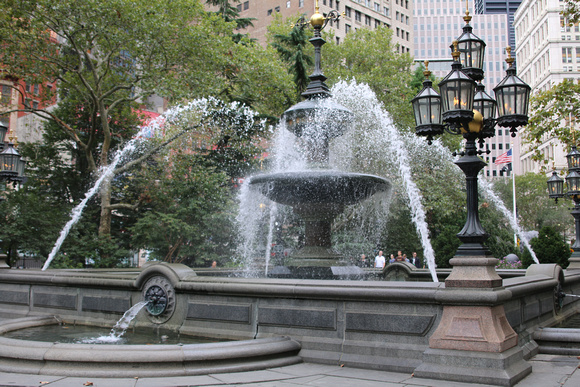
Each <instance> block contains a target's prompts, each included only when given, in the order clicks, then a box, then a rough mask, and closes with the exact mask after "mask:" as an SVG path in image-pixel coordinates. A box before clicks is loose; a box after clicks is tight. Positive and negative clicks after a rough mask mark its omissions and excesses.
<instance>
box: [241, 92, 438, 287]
mask: <svg viewBox="0 0 580 387" xmlns="http://www.w3.org/2000/svg"><path fill="white" fill-rule="evenodd" d="M332 93H333V94H334V97H333V98H334V99H335V100H336V101H337V102H338V103H339V104H341V105H343V106H345V107H347V108H348V109H350V110H351V111H352V112H353V113H354V114H355V119H354V122H355V126H356V128H355V130H351V131H350V133H347V134H346V135H344V136H342V137H339V138H337V139H335V140H334V141H333V143H332V144H331V149H330V151H331V152H330V167H331V168H334V169H337V170H345V171H348V172H365V173H369V171H370V173H374V174H376V175H380V176H385V177H388V178H390V179H393V178H401V179H402V181H403V186H404V188H405V192H406V193H407V197H408V202H409V206H410V208H411V213H412V216H413V218H412V220H413V223H414V224H415V226H416V228H417V233H418V235H419V237H420V240H421V243H422V245H423V250H424V256H425V258H426V259H427V263H428V267H429V270H430V272H431V276H432V278H433V281H435V282H437V275H436V272H435V257H434V251H433V248H432V247H431V243H430V241H429V236H428V228H427V223H426V221H425V211H424V209H423V206H422V204H421V193H420V192H419V190H418V188H417V186H416V184H415V183H414V182H413V180H412V174H411V169H410V166H409V165H410V160H409V158H408V151H406V149H407V145H406V142H408V141H412V142H413V143H415V142H417V141H421V140H420V139H415V138H413V139H412V140H410V137H405V136H402V135H400V134H399V132H398V131H397V129H396V128H395V127H394V125H393V122H392V119H391V117H390V115H389V114H388V113H387V112H385V111H384V110H383V109H382V108H381V104H380V102H379V101H378V100H377V98H376V96H375V95H374V93H373V92H372V90H370V88H369V87H368V86H367V85H361V84H357V83H354V82H352V83H345V82H339V83H338V84H336V85H335V86H334V87H333V90H332ZM278 129H279V130H278V132H277V136H276V141H275V145H274V149H275V150H274V152H273V153H274V156H275V160H274V163H273V166H274V168H273V169H274V170H273V172H278V171H290V170H292V171H297V170H298V171H299V170H304V169H305V164H306V163H305V162H304V161H303V157H301V155H300V154H299V152H297V151H296V144H297V143H298V142H299V140H297V139H296V137H295V136H294V135H293V134H290V133H289V132H288V131H287V130H285V129H284V128H283V127H282V126H280V127H279V128H278ZM422 143H425V141H422ZM363 144H364V145H363ZM425 145H426V143H425ZM363 146H364V151H363V152H365V153H364V154H363V155H361V154H358V153H357V151H356V150H354V148H355V147H359V149H360V148H362V147H363ZM361 157H362V158H365V157H368V158H369V159H371V158H374V159H376V160H378V161H377V163H376V164H377V165H373V166H370V167H371V168H368V167H369V165H365V163H364V162H362V163H361V162H360V160H361ZM377 166H379V168H376V169H373V168H372V167H377ZM381 167H382V168H381ZM393 168H396V170H397V171H398V174H395V175H393V173H392V172H391V171H392V170H393ZM256 196H259V195H255V194H252V192H250V190H249V189H248V190H242V192H241V195H240V202H241V204H240V216H239V217H238V220H239V222H240V221H241V222H243V225H242V230H243V232H244V233H245V235H246V237H245V238H244V240H245V242H244V243H243V244H242V246H241V249H240V254H241V255H243V254H254V255H253V256H258V255H257V254H255V253H256V251H257V250H256V249H257V247H256V242H257V241H258V238H257V237H256V236H255V234H252V233H253V232H256V231H258V228H259V227H258V225H257V224H255V223H253V222H254V221H255V220H256V217H255V216H254V218H251V217H250V216H249V215H250V213H251V212H252V211H250V210H249V209H248V207H247V206H248V205H252V202H254V203H253V205H254V207H253V208H254V209H255V208H257V207H255V206H256V205H257V203H256ZM376 196H380V198H378V199H377V198H373V200H367V201H366V202H364V203H361V204H359V205H355V206H351V208H349V209H347V211H351V214H352V213H355V214H354V215H353V216H352V217H351V218H352V219H354V220H355V221H357V222H358V223H359V224H358V226H357V227H358V228H359V229H360V230H363V229H364V235H365V236H364V239H366V240H367V241H371V244H372V245H373V246H377V245H378V243H379V240H380V235H381V231H382V229H383V227H384V226H385V225H386V222H387V218H388V208H389V203H388V202H389V199H390V195H389V194H387V195H376ZM260 200H267V199H265V198H263V197H262V198H261V199H260ZM378 204H380V206H379V205H378ZM278 207H279V208H278V210H280V207H285V206H278ZM368 207H372V210H373V211H370V210H369V209H368ZM379 207H380V208H379ZM253 212H254V213H255V212H256V211H255V210H254V211H253ZM363 212H364V215H362V214H363ZM371 212H373V213H371ZM275 216H276V211H275V210H273V211H270V221H269V225H270V229H269V232H268V234H269V235H270V238H271V235H272V230H273V226H274V217H275ZM363 218H364V219H363ZM252 219H254V220H252ZM353 234H357V235H358V234H361V233H360V232H359V231H358V230H357V231H355V232H354V233H353ZM358 237H360V235H358ZM246 256H247V255H246Z"/></svg>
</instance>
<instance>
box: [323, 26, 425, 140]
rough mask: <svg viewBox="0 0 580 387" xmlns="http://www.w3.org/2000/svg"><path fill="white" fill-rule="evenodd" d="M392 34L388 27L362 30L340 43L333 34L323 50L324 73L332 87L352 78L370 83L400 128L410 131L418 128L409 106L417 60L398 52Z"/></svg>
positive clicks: (349, 35)
mask: <svg viewBox="0 0 580 387" xmlns="http://www.w3.org/2000/svg"><path fill="white" fill-rule="evenodd" d="M392 34H393V31H392V30H391V29H389V28H387V27H380V28H375V29H373V30H371V29H369V28H359V29H357V30H355V31H351V32H349V33H348V34H347V35H346V37H345V39H344V41H343V42H341V43H340V44H336V42H335V40H334V37H333V36H332V35H328V36H326V40H327V41H328V42H329V43H327V44H326V45H324V47H323V48H322V50H323V53H322V56H323V58H324V62H323V72H324V74H325V75H326V76H327V77H328V78H329V82H330V83H331V84H332V83H334V82H338V81H340V80H344V81H349V80H352V79H356V80H357V82H359V83H366V84H368V85H369V86H370V87H371V89H372V90H373V91H374V92H375V94H376V95H377V97H378V99H379V101H381V102H382V103H383V106H384V107H385V109H386V110H387V111H388V112H389V113H391V115H392V116H393V121H394V122H395V124H396V125H397V126H398V127H399V129H402V130H408V128H409V127H414V119H413V114H412V107H411V104H410V103H409V102H410V101H411V99H412V98H413V97H414V96H415V94H414V89H413V88H412V87H411V86H410V85H411V79H412V74H413V73H412V70H411V66H412V63H413V61H412V58H411V56H410V55H409V54H400V53H398V52H397V49H396V47H395V45H394V44H393V41H392Z"/></svg>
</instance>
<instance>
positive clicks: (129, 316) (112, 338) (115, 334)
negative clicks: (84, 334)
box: [82, 301, 149, 344]
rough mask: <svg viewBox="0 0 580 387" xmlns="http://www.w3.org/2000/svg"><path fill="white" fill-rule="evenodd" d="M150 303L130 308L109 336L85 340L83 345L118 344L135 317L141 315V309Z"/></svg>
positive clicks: (139, 303)
mask: <svg viewBox="0 0 580 387" xmlns="http://www.w3.org/2000/svg"><path fill="white" fill-rule="evenodd" d="M148 303H149V301H141V302H138V303H136V304H135V305H133V306H132V307H131V308H129V310H127V311H126V312H125V313H124V314H123V317H121V318H120V319H119V321H117V323H116V324H115V326H113V328H112V329H111V333H110V334H109V335H108V336H99V337H96V338H89V339H84V340H83V341H82V343H84V344H91V343H116V342H118V341H120V340H121V338H122V337H123V335H124V334H125V331H126V330H127V328H129V325H130V324H131V322H132V321H133V320H134V319H135V317H137V314H139V312H140V311H141V309H143V308H144V307H145V306H146V305H147V304H148Z"/></svg>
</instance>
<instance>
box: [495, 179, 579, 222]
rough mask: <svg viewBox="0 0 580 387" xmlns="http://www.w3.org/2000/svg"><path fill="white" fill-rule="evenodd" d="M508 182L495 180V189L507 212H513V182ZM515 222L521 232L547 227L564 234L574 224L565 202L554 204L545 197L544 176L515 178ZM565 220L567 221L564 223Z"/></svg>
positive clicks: (546, 194)
mask: <svg viewBox="0 0 580 387" xmlns="http://www.w3.org/2000/svg"><path fill="white" fill-rule="evenodd" d="M511 179H512V178H511V177H510V178H505V179H495V180H494V185H493V187H494V189H495V190H496V191H497V192H498V196H499V197H500V198H501V199H502V201H503V202H504V204H505V205H506V207H507V208H509V209H511V208H513V192H512V181H511ZM515 179H516V181H515V183H516V204H517V219H518V223H519V225H520V226H521V227H522V229H523V230H528V231H531V230H540V229H541V228H542V227H544V226H550V227H553V228H554V229H556V230H558V232H561V233H563V232H565V231H566V230H567V229H568V227H567V226H573V224H574V222H573V219H572V217H571V216H570V214H569V212H568V210H567V208H568V205H567V203H566V202H565V200H561V201H559V202H558V203H554V202H553V200H552V199H550V198H549V197H548V190H547V185H546V180H547V179H546V176H545V175H544V174H536V173H531V172H530V173H526V174H525V175H522V176H515ZM567 220H568V221H567Z"/></svg>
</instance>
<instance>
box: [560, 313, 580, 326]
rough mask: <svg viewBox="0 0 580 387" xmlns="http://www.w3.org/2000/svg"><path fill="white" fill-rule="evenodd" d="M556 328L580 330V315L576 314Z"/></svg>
mask: <svg viewBox="0 0 580 387" xmlns="http://www.w3.org/2000/svg"><path fill="white" fill-rule="evenodd" d="M555 328H576V329H580V314H575V315H572V316H570V317H568V318H567V319H566V320H564V321H562V322H561V323H560V324H558V325H556V326H555Z"/></svg>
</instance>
